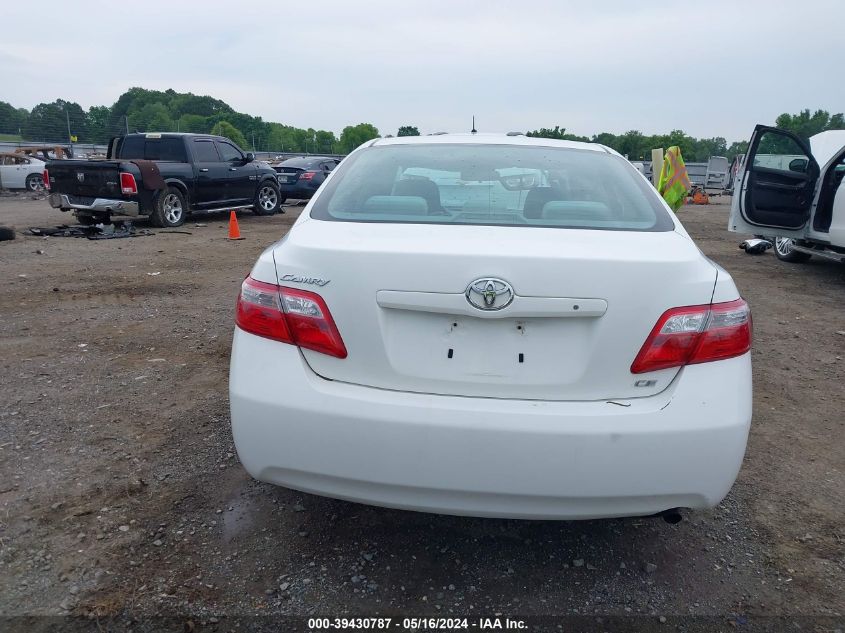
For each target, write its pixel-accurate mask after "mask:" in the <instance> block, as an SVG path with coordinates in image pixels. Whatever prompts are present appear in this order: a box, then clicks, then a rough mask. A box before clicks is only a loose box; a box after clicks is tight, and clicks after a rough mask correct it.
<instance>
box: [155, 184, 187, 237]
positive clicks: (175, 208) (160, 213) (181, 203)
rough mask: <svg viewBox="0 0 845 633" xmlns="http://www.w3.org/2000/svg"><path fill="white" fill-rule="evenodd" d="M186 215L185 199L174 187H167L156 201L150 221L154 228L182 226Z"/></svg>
mask: <svg viewBox="0 0 845 633" xmlns="http://www.w3.org/2000/svg"><path fill="white" fill-rule="evenodd" d="M186 215H187V209H186V205H185V197H184V196H183V195H182V192H181V191H179V190H178V189H177V188H176V187H168V188H167V189H165V190H164V191H163V192H162V193H161V194H160V195H159V197H158V198H157V199H156V203H155V209H154V210H153V212H152V214H151V215H150V220H151V221H152V223H153V224H154V225H155V226H161V227H164V228H170V227H174V226H182V224H184V222H185V216H186Z"/></svg>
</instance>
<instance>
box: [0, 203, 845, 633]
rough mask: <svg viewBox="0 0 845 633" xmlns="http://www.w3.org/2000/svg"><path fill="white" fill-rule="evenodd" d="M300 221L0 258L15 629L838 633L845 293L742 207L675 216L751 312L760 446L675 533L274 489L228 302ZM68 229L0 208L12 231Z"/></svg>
mask: <svg viewBox="0 0 845 633" xmlns="http://www.w3.org/2000/svg"><path fill="white" fill-rule="evenodd" d="M298 211H299V208H296V207H292V208H289V209H288V213H287V214H286V215H280V216H275V217H272V218H258V217H255V216H253V215H251V214H249V213H244V214H243V215H241V231H242V233H243V235H244V236H245V237H246V239H245V240H244V241H241V242H229V241H227V240H226V239H225V237H226V223H225V220H226V218H225V217H224V216H223V215H214V216H203V217H199V218H195V219H194V220H193V221H191V222H189V223H187V224H186V225H185V226H184V227H183V229H184V230H186V231H190V233H191V234H190V235H184V234H165V232H161V231H158V230H156V232H157V235H155V236H152V237H139V238H135V239H121V240H110V241H97V242H94V241H89V240H86V239H74V238H38V237H32V236H30V237H25V236H21V235H19V236H18V239H16V240H14V241H13V242H2V243H0V272H2V275H0V350H2V359H1V360H0V393H2V401H0V615H2V616H21V615H59V614H68V613H73V614H78V615H83V616H88V615H90V616H91V617H94V616H96V617H98V618H100V621H101V622H102V621H106V622H108V621H111V622H113V623H121V622H123V623H126V622H131V621H132V619H133V618H134V619H140V620H142V621H143V620H144V618H146V617H148V616H152V615H154V614H162V615H166V616H174V617H177V618H179V619H182V620H191V622H192V623H194V624H195V625H196V626H197V627H198V628H199V627H207V626H209V623H210V625H211V626H212V628H215V626H216V625H215V624H214V622H216V620H217V619H219V618H222V617H225V616H228V618H232V617H244V618H248V617H249V616H252V615H256V614H258V615H268V614H269V615H284V614H295V615H311V614H318V615H330V616H341V615H370V616H371V615H376V614H393V615H402V614H405V615H416V616H420V615H448V614H460V615H488V616H493V615H494V614H503V615H513V616H517V615H518V616H530V615H556V614H571V615H582V616H585V615H602V616H608V615H610V616H612V615H619V616H625V615H632V614H651V615H652V616H654V617H655V618H657V617H666V618H668V619H669V625H670V626H671V625H672V623H673V622H675V623H678V622H681V623H682V620H679V619H678V617H679V616H683V617H688V616H690V615H699V616H718V617H716V619H715V620H713V622H716V623H720V624H722V625H726V626H727V628H728V629H731V628H733V627H737V628H739V629H742V628H743V625H744V624H747V623H748V622H749V620H748V619H749V618H750V619H751V620H752V621H753V620H754V619H755V618H757V617H758V616H790V619H789V622H790V624H789V627H793V626H794V624H793V623H792V622H793V620H795V621H797V622H800V624H801V627H802V630H804V631H806V630H835V629H836V628H837V627H838V628H839V629H840V630H841V627H842V625H841V622H842V614H843V613H845V555H844V554H845V544H844V543H843V540H845V523H844V522H843V518H844V516H845V512H843V490H845V442H844V441H843V440H845V433H843V429H845V416H843V412H844V411H845V371H843V364H845V363H843V356H845V267H842V266H839V265H836V264H832V263H826V262H822V261H812V262H810V263H808V264H805V265H789V264H784V263H781V262H779V261H777V260H776V259H775V257H774V255H772V254H771V252H770V253H768V254H766V255H763V256H757V257H753V256H748V255H746V254H745V253H744V252H742V251H740V250H739V249H738V248H737V243H738V241H739V239H738V237H737V236H735V235H732V234H729V233H727V231H726V229H725V226H726V224H727V207H726V206H724V205H711V206H709V207H706V208H695V209H684V210H683V211H682V212H681V216H682V219H683V221H684V222H685V224H686V226H687V228H688V229H689V230H690V232H691V233H692V234H693V236H694V237H695V238H696V240H697V241H698V244H699V245H700V247H701V248H702V249H703V250H704V252H705V253H706V254H707V255H709V256H710V257H712V258H713V259H715V260H716V261H718V262H719V263H721V264H722V265H723V266H724V267H725V268H727V269H728V270H729V271H730V272H731V273H732V274H733V276H734V278H735V279H736V281H737V284H738V285H739V287H740V289H741V291H742V292H743V294H744V296H745V297H746V298H747V299H748V301H749V303H750V304H751V306H752V309H753V312H754V325H755V336H756V343H755V348H754V352H753V355H754V363H755V365H754V378H755V385H754V397H755V414H754V422H753V427H752V432H751V439H750V443H749V448H748V453H747V455H746V459H745V464H744V467H743V469H742V472H741V473H740V476H739V481H738V482H737V484H736V485H735V486H734V488H733V491H732V492H731V494H730V496H729V497H728V498H727V499H726V500H725V502H724V503H723V504H722V505H721V506H720V507H718V508H717V509H715V510H714V511H712V512H700V513H696V514H693V515H691V516H690V517H689V520H686V521H684V522H683V523H680V524H678V525H674V526H672V525H668V524H666V523H664V522H663V521H660V520H654V519H628V520H613V521H590V522H576V523H555V522H524V521H497V520H482V519H469V518H456V517H442V516H434V515H426V514H418V513H412V512H401V511H393V510H385V509H379V508H371V507H365V506H361V505H356V504H352V503H345V502H341V501H333V500H330V499H324V498H319V497H314V496H309V495H306V494H301V493H298V492H294V491H290V490H285V489H281V488H275V487H271V486H268V485H264V484H259V483H256V482H254V481H252V480H251V479H250V477H249V476H248V475H247V474H246V473H245V472H244V471H243V470H242V468H241V467H240V465H239V463H238V459H237V456H236V455H235V451H234V447H233V444H232V438H231V433H230V429H229V419H228V404H227V368H228V357H229V346H230V341H231V332H232V327H233V326H232V313H233V306H234V298H235V296H236V292H237V289H238V286H239V284H240V282H241V280H242V279H243V277H244V275H245V274H246V273H247V271H248V270H249V268H250V266H251V264H252V263H253V261H254V260H255V258H256V256H257V255H258V253H259V252H260V251H261V250H262V249H264V248H265V247H266V246H267V245H269V244H270V243H271V242H273V241H274V240H276V239H277V238H279V237H280V236H281V235H282V234H284V232H285V231H286V230H287V228H288V227H289V226H290V224H291V222H292V221H293V219H294V218H295V216H296V214H297V213H298ZM69 220H70V218H68V217H67V216H63V215H61V214H60V213H58V212H56V211H54V210H51V209H49V208H48V207H47V205H46V203H45V202H44V201H43V200H40V201H38V200H30V199H26V198H25V197H14V198H8V197H7V198H0V224H7V225H12V226H15V227H16V228H18V229H23V228H24V227H26V226H33V225H40V226H49V225H54V224H58V223H61V222H62V221H69ZM195 222H199V223H202V224H204V225H205V226H196V225H195ZM279 380H280V381H282V380H284V377H282V376H280V377H279ZM805 616H829V617H830V618H832V619H830V620H827V619H818V618H816V619H813V618H807V617H805ZM45 621H46V620H45ZM229 621H230V622H231V619H230V620H229ZM657 621H658V620H656V619H652V620H649V622H657ZM688 621H692V620H688ZM763 621H766V620H763ZM768 621H770V622H781V623H783V624H784V628H786V626H787V620H777V619H774V618H772V619H771V620H768ZM0 622H2V621H0ZM7 623H17V624H18V625H21V626H23V625H22V624H21V621H20V620H7ZM37 623H38V620H33V621H29V625H31V626H35V624H37ZM834 624H835V626H834ZM186 626H187V627H188V628H186V630H188V629H191V627H192V626H193V625H192V624H188V625H186ZM221 626H222V623H221ZM0 628H3V625H2V624H0ZM667 628H669V627H667ZM672 628H674V627H672ZM138 630H140V629H138ZM191 630H193V629H191ZM227 630H228V629H227Z"/></svg>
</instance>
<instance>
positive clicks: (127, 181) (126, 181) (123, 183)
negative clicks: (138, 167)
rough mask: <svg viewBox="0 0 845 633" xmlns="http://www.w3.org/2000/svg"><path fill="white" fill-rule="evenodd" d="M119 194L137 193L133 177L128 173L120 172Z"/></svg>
mask: <svg viewBox="0 0 845 633" xmlns="http://www.w3.org/2000/svg"><path fill="white" fill-rule="evenodd" d="M120 192H121V193H123V194H135V193H138V185H137V184H136V183H135V176H133V175H132V174H130V173H129V172H126V171H122V172H120Z"/></svg>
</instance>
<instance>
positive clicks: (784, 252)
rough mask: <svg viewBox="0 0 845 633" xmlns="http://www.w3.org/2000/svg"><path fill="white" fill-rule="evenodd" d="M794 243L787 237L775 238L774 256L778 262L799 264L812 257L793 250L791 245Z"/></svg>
mask: <svg viewBox="0 0 845 633" xmlns="http://www.w3.org/2000/svg"><path fill="white" fill-rule="evenodd" d="M794 242H795V240H793V239H792V238H789V237H776V238H775V255H777V258H778V259H779V260H781V261H783V262H789V263H790V264H800V263H802V262H806V261H807V260H809V259H810V258H811V257H812V255H810V254H808V253H801V252H799V251H796V250H795V249H793V248H792V244H793V243H794Z"/></svg>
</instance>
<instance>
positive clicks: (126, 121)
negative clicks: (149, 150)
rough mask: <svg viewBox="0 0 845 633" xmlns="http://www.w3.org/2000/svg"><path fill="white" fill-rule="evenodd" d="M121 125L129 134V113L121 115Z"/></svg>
mask: <svg viewBox="0 0 845 633" xmlns="http://www.w3.org/2000/svg"><path fill="white" fill-rule="evenodd" d="M123 126H124V128H125V129H126V133H127V134H129V115H128V114H124V115H123Z"/></svg>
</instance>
